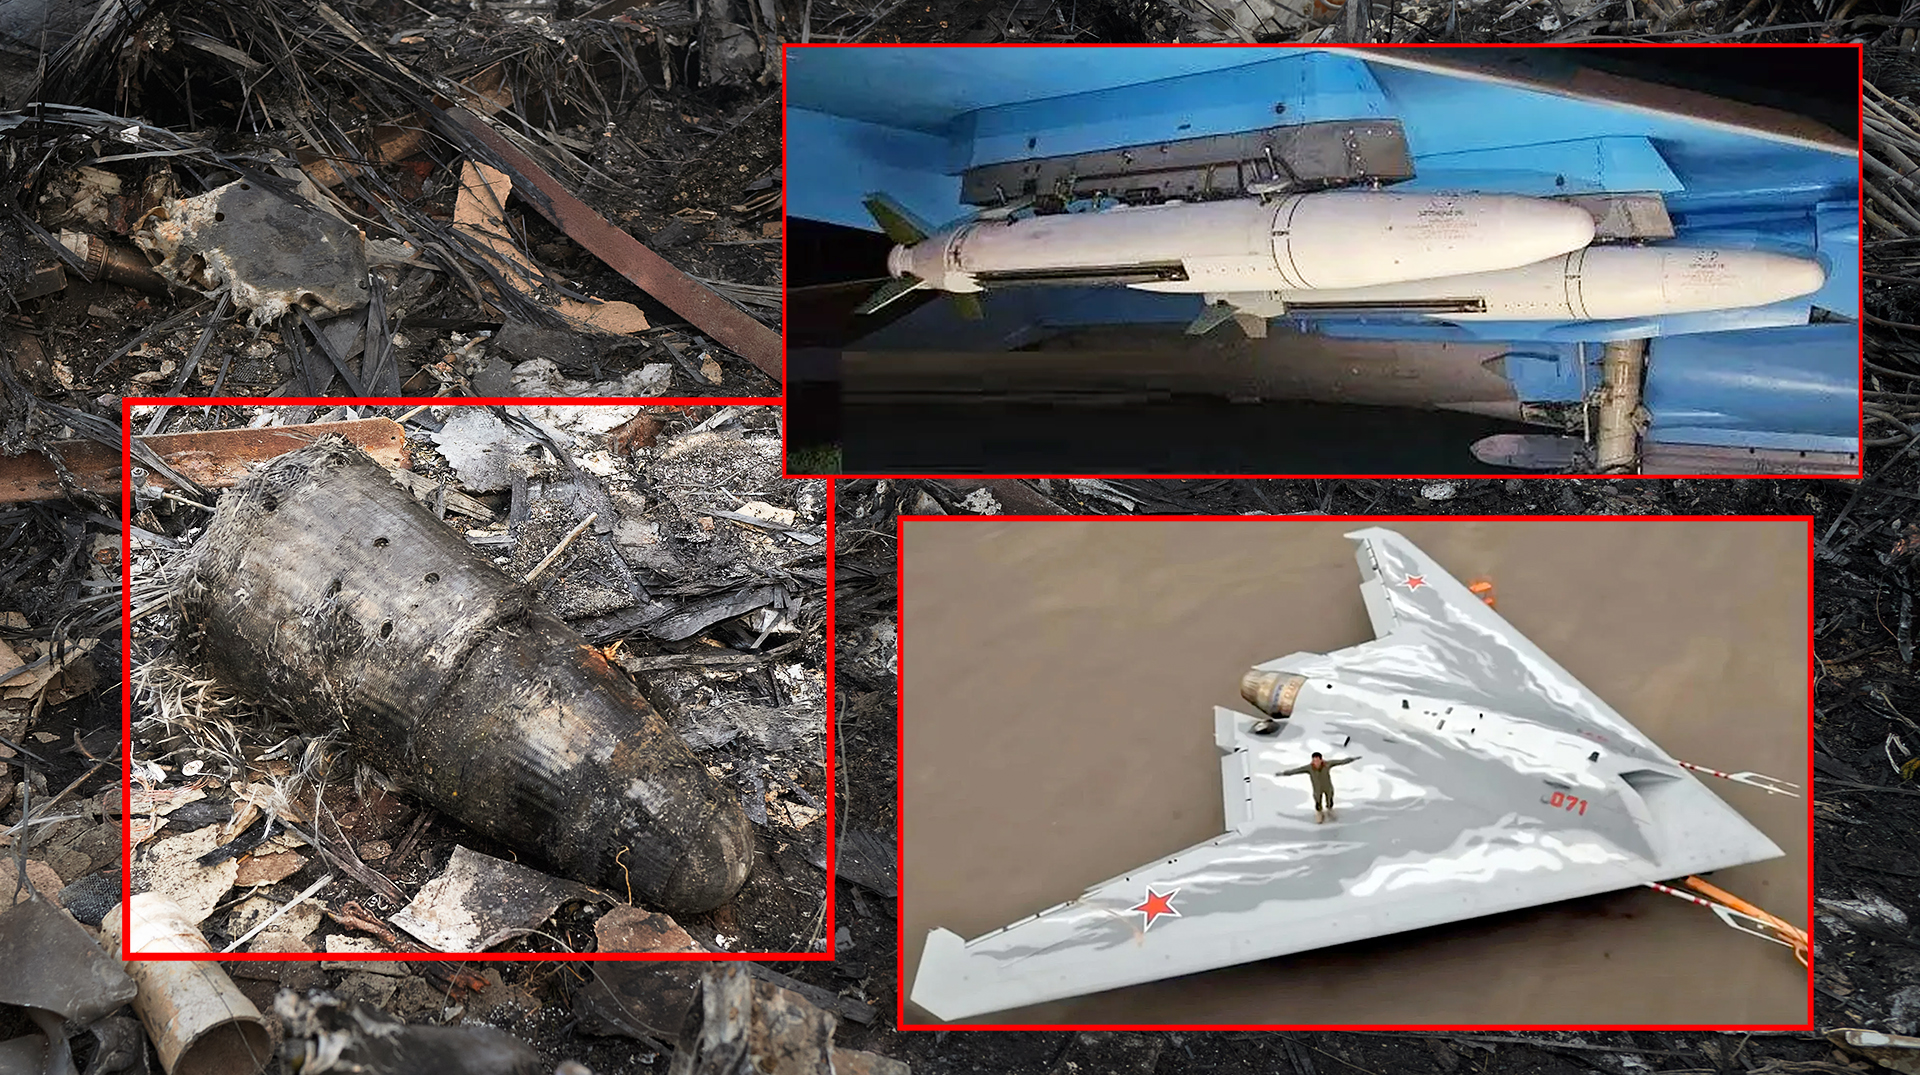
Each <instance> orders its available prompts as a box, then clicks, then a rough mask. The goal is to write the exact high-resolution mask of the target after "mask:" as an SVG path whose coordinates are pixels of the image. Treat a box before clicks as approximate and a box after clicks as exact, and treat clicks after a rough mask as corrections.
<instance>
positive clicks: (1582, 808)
mask: <svg viewBox="0 0 1920 1075" xmlns="http://www.w3.org/2000/svg"><path fill="white" fill-rule="evenodd" d="M1552 802H1553V805H1555V806H1557V807H1560V808H1561V809H1562V810H1572V811H1574V812H1575V813H1578V814H1582V815H1584V814H1586V812H1587V800H1585V799H1582V798H1580V797H1578V796H1575V795H1568V794H1567V793H1566V792H1564V791H1556V792H1554V793H1553V799H1552Z"/></svg>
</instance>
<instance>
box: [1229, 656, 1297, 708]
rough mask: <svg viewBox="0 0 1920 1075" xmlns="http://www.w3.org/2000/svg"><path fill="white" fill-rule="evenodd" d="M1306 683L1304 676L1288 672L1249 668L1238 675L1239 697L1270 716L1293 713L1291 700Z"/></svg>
mask: <svg viewBox="0 0 1920 1075" xmlns="http://www.w3.org/2000/svg"><path fill="white" fill-rule="evenodd" d="M1306 685H1307V678H1306V677H1305V676H1296V675H1294V674H1292V673H1290V672H1263V671H1261V670H1260V669H1258V668H1250V669H1248V670H1247V673H1246V674H1245V675H1243V676H1241V677H1240V697H1242V698H1245V699H1246V700H1247V701H1248V702H1249V703H1250V704H1252V706H1253V707H1254V708H1255V709H1258V710H1259V711H1260V712H1262V713H1265V714H1267V715H1268V716H1272V717H1290V716H1292V715H1293V700H1294V698H1296V697H1298V696H1299V694H1300V688H1302V687H1304V686H1306Z"/></svg>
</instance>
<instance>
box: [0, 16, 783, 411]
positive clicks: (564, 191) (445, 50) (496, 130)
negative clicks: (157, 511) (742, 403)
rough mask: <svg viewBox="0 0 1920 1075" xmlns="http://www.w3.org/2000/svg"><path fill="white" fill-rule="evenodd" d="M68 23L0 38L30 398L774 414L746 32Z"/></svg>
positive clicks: (531, 21) (772, 304)
mask: <svg viewBox="0 0 1920 1075" xmlns="http://www.w3.org/2000/svg"><path fill="white" fill-rule="evenodd" d="M84 6H87V5H84V4H79V3H75V2H73V0H47V3H45V4H34V5H20V6H16V8H12V9H9V10H8V11H7V12H6V13H4V14H3V15H0V41H9V42H10V41H20V42H27V41H32V42H36V43H37V42H41V41H43V40H44V42H45V46H46V49H47V56H46V57H45V62H44V71H41V70H40V68H41V67H42V58H41V57H40V56H39V55H37V54H33V55H23V56H20V57H15V56H14V55H13V52H12V49H11V48H9V49H7V50H4V51H0V75H4V76H5V77H4V78H0V92H3V93H4V99H0V109H5V108H16V109H18V110H17V111H12V112H8V111H0V251H3V252H4V253H0V297H4V298H5V299H6V300H7V305H8V306H9V307H11V308H13V309H15V310H16V311H17V312H18V314H19V315H20V316H19V317H18V318H17V319H16V320H15V322H14V323H13V324H10V325H8V326H6V327H5V328H4V329H0V333H4V338H0V349H4V350H7V351H9V352H19V351H21V350H23V349H25V348H27V347H29V346H31V347H32V349H33V351H34V353H35V354H36V355H37V356H38V360H37V361H36V362H34V363H31V364H29V365H28V367H27V368H24V369H22V371H21V372H22V373H23V374H24V375H25V376H26V377H27V379H28V385H29V386H30V387H31V388H32V389H33V390H34V391H37V392H42V393H62V392H81V393H85V394H86V396H88V397H94V396H98V395H100V394H101V393H102V392H103V391H104V392H106V393H107V394H109V395H113V396H118V395H124V394H143V393H151V392H157V391H166V392H170V393H172V394H176V395H178V394H196V395H197V394H210V395H211V394H229V395H269V394H275V393H279V394H287V393H294V394H298V395H303V396H312V395H323V394H336V393H339V394H350V395H362V396H364V395H378V396H395V395H401V394H407V395H423V396H432V395H458V394H471V395H512V394H522V393H523V392H533V391H538V392H543V393H544V392H549V391H550V390H551V389H552V387H553V386H552V385H550V383H549V381H548V380H547V379H545V378H543V377H542V376H540V375H538V374H537V371H520V372H519V374H518V375H517V376H515V375H512V374H509V375H508V376H505V377H501V376H498V375H497V373H495V372H494V368H495V367H496V366H497V365H501V364H504V365H505V366H506V367H508V369H510V370H518V368H519V367H522V366H525V365H527V364H529V363H530V362H533V361H535V360H537V359H544V360H546V361H549V362H552V363H554V366H555V369H556V370H557V373H559V374H563V375H564V376H565V377H566V378H567V379H568V380H570V381H571V382H572V383H573V384H575V385H578V387H572V388H562V389H560V392H561V393H564V394H575V395H580V394H586V395H612V394H627V395H632V394H643V393H644V394H664V393H673V394H677V395H725V396H765V395H777V394H779V391H780V374H781V356H780V353H779V347H778V343H779V332H778V320H777V318H778V313H779V307H778V298H777V291H776V285H777V282H778V281H777V276H778V271H779V243H780V239H779V233H778V224H777V223H775V220H776V218H777V215H778V197H777V188H778V186H779V180H778V170H777V168H778V161H777V151H778V141H777V130H778V126H777V125H778V115H777V113H776V110H775V109H773V108H771V107H769V105H770V104H771V103H772V102H773V101H774V100H775V99H776V98H777V95H778V91H779V88H778V85H777V82H776V79H777V77H778V73H779V64H778V63H777V62H776V60H775V57H776V56H777V52H776V51H775V50H776V49H777V44H778V42H779V41H780V40H782V37H783V33H784V29H783V27H782V26H781V25H779V24H780V23H781V22H782V21H783V20H782V19H775V18H772V16H774V15H778V14H779V13H778V12H776V11H773V10H772V8H771V6H770V5H762V4H759V3H757V2H756V3H752V4H744V5H739V6H740V7H741V8H742V9H746V10H745V13H746V14H751V15H752V16H753V17H752V18H751V19H748V20H747V21H746V22H744V23H739V22H735V21H733V20H732V19H729V18H727V17H725V16H723V15H720V14H719V13H718V12H717V11H716V10H715V9H716V8H724V7H725V5H716V4H708V5H705V7H706V9H707V10H706V11H704V12H703V17H702V18H700V19H697V20H695V19H692V18H687V19H685V20H681V19H680V18H678V17H677V16H676V15H675V14H674V12H673V11H672V10H669V9H670V8H671V5H667V6H665V7H660V6H656V7H655V8H644V7H637V8H632V9H629V8H627V7H625V6H623V5H616V4H606V5H601V6H600V7H598V8H595V9H593V10H591V11H586V12H580V13H578V14H579V17H577V18H562V17H560V13H559V12H558V11H555V10H551V9H548V10H544V11H542V10H538V8H539V7H540V6H541V5H534V6H533V7H532V8H528V7H526V6H524V5H516V8H517V9H518V10H515V11H513V12H511V13H500V12H494V11H490V10H486V9H484V8H481V9H469V8H466V7H464V6H463V7H460V8H458V9H449V11H448V12H447V13H445V14H431V13H428V14H427V17H425V18H424V19H420V18H419V16H418V15H413V14H409V15H408V16H407V18H408V24H407V25H405V26H403V27H401V28H400V29H399V30H398V32H393V31H392V30H390V29H383V28H381V26H380V22H381V20H383V19H385V18H389V17H391V14H392V13H391V12H389V11H387V10H386V9H384V8H379V7H378V5H370V6H367V7H364V8H363V7H360V6H357V5H355V4H352V3H347V4H342V5H340V6H339V7H338V8H336V7H333V6H330V5H328V4H325V3H320V4H313V5H295V6H293V7H287V6H285V5H254V4H242V3H237V2H227V0H220V2H216V3H214V4H211V5H204V4H203V5H174V4H153V5H112V6H110V7H108V8H104V9H102V10H101V12H100V17H99V18H97V19H94V20H93V21H92V22H91V23H90V24H87V25H86V26H85V28H84V30H83V29H81V28H80V27H79V26H71V27H69V26H65V25H63V20H62V19H60V18H56V17H53V16H54V14H55V13H57V12H69V13H71V11H72V10H77V9H78V8H81V7H84ZM568 6H571V5H568ZM763 6H767V7H768V11H766V12H762V11H761V10H760V8H761V7H763ZM27 8H33V9H34V10H38V9H40V8H46V9H47V11H48V13H49V21H48V23H47V24H45V25H42V24H41V23H40V22H39V21H38V20H37V19H36V18H34V17H31V16H32V12H29V11H27V10H26V9H27ZM56 9H57V11H56ZM420 10H421V12H422V13H426V12H427V9H425V8H422V9H420ZM743 17H744V16H743ZM15 19H24V20H25V22H23V23H22V24H21V25H20V26H19V27H18V29H20V30H21V33H19V34H17V35H16V34H13V33H12V32H11V31H10V30H7V29H6V26H9V25H11V22H12V20H15ZM415 20H419V21H418V23H417V24H416V23H415ZM79 21H81V22H84V21H85V20H79ZM29 24H31V25H29ZM43 31H44V33H45V35H46V36H45V37H44V38H43ZM63 43H64V45H63ZM767 194H773V197H771V198H769V197H767V196H766V195H767ZM529 332H533V333H540V332H545V333H552V334H555V335H557V336H561V337H564V338H565V340H566V343H567V346H565V347H563V348H559V349H557V350H558V353H555V354H542V355H528V354H526V352H525V349H524V344H523V345H521V346H520V347H518V348H516V346H515V345H514V344H513V343H511V342H509V340H510V338H511V337H514V336H516V335H519V336H522V337H524V335H525V334H526V333H529ZM26 341H32V342H31V344H29V343H27V342H26ZM648 366H652V367H657V369H656V372H655V374H654V375H653V376H652V377H650V378H648V379H645V380H636V379H634V378H633V377H632V376H631V375H632V374H634V373H637V372H638V371H639V370H640V369H641V368H642V367H648Z"/></svg>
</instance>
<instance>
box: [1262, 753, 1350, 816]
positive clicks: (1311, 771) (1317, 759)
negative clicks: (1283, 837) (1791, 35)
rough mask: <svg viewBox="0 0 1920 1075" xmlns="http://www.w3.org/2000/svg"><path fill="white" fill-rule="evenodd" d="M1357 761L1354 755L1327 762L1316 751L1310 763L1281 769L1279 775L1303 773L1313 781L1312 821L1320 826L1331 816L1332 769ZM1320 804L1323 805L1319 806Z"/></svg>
mask: <svg viewBox="0 0 1920 1075" xmlns="http://www.w3.org/2000/svg"><path fill="white" fill-rule="evenodd" d="M1359 760H1360V756H1359V755H1357V754H1356V755H1354V756H1353V757H1351V758H1335V759H1334V760H1333V761H1327V760H1326V759H1325V758H1322V757H1321V756H1320V752H1319V751H1317V750H1316V751H1314V752H1313V760H1312V761H1309V762H1308V763H1307V764H1305V765H1302V766H1299V767H1298V768H1294V769H1283V770H1281V772H1280V774H1279V775H1281V776H1299V775H1300V774H1301V773H1305V774H1307V778H1308V779H1309V780H1311V781H1313V820H1314V823H1315V824H1320V823H1322V822H1324V821H1326V820H1327V819H1328V818H1330V817H1332V816H1333V767H1334V766H1336V765H1345V764H1347V763H1348V762H1352V761H1359ZM1322 803H1325V805H1324V806H1323V805H1321V804H1322Z"/></svg>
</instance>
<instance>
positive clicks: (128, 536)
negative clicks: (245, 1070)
mask: <svg viewBox="0 0 1920 1075" xmlns="http://www.w3.org/2000/svg"><path fill="white" fill-rule="evenodd" d="M488 404H493V405H500V406H515V407H517V406H523V405H528V404H531V405H535V406H554V407H596V406H612V407H656V406H659V407H666V406H680V407H686V406H700V407H711V406H751V407H762V406H775V407H778V406H779V404H780V401H779V400H773V399H766V398H761V397H748V398H735V397H706V396H696V397H678V396H674V397H660V398H654V397H651V396H648V397H631V398H616V399H604V398H600V397H591V396H589V397H571V396H562V397H558V398H555V397H547V396H536V397H508V398H492V397H473V396H439V397H425V398H413V397H407V398H392V397H376V398H370V399H355V398H338V397H318V398H314V397H299V398H292V399H278V398H267V397H257V396H220V397H210V398H209V397H181V396H126V397H124V398H122V399H121V401H120V426H121V430H122V433H121V436H120V473H121V475H122V476H123V480H122V481H121V482H120V513H121V527H120V655H121V656H120V662H121V676H120V705H121V711H120V722H121V730H120V735H121V773H120V810H121V814H120V816H121V821H122V823H121V826H120V938H121V940H120V952H119V955H120V958H121V959H123V960H149V959H152V960H234V961H256V962H276V963H278V962H291V961H309V962H310V961H315V960H320V961H325V962H328V963H334V962H355V961H360V962H381V963H393V962H403V961H413V960H421V961H426V960H437V961H447V960H458V961H462V962H465V961H493V962H503V961H511V962H519V961H528V962H533V961H559V960H566V961H573V960H596V961H603V960H642V961H674V960H678V961H692V960H699V961H707V960H736V959H780V960H793V961H795V962H832V961H833V959H834V944H835V925H834V912H835V907H834V903H835V898H836V896H837V891H836V887H835V884H834V880H835V871H834V869H833V864H834V863H835V862H836V861H837V860H836V859H835V857H834V846H833V845H834V832H835V829H834V823H835V820H836V815H837V812H838V803H837V801H836V798H837V797H836V794H835V789H836V788H837V787H838V784H837V782H836V773H835V772H834V767H835V762H836V759H837V757H838V754H837V752H836V751H835V749H834V734H835V731H836V729H835V727H834V720H833V714H834V645H833V641H834V607H835V600H834V587H833V579H834V540H835V533H834V531H835V519H834V512H835V509H836V497H835V495H834V494H835V489H834V485H833V483H832V482H828V483H827V498H826V508H825V510H826V552H827V587H826V589H827V596H826V601H827V618H826V628H825V629H826V646H827V664H826V673H825V674H826V698H825V700H824V703H823V704H824V705H825V707H826V718H825V723H826V741H825V749H826V761H825V768H826V785H827V796H826V802H827V810H826V815H825V824H826V830H825V831H826V856H827V863H828V867H827V870H826V879H825V880H826V920H825V924H824V932H823V934H822V936H823V937H824V938H825V940H826V950H825V951H824V952H579V953H574V952H472V953H462V952H387V953H382V952H369V953H353V952H205V953H201V952H150V953H134V952H130V951H128V950H127V944H128V937H129V936H130V935H131V933H132V929H133V924H132V916H133V912H132V909H131V908H130V907H129V906H128V901H129V900H130V899H131V898H132V887H133V846H132V844H133V827H132V826H131V825H128V824H126V823H125V822H126V819H127V818H128V817H131V816H132V813H133V681H132V667H133V622H132V616H133V582H132V565H133V531H132V529H131V523H132V520H133V485H132V483H131V482H128V481H126V480H124V476H125V475H127V474H130V473H132V471H133V454H132V453H133V411H134V408H136V407H159V406H169V405H172V406H192V407H203V406H227V407H231V406H249V407H263V406H264V407H273V406H316V407H340V406H352V407H406V408H413V407H420V406H430V407H458V406H483V405H488ZM781 428H782V430H783V431H784V429H785V415H784V413H783V414H782V415H781ZM782 469H783V470H784V467H783V468H782ZM782 477H789V476H787V475H784V474H783V475H782ZM806 477H807V476H806V475H802V476H800V478H796V479H792V480H804V479H805V478H806ZM762 868H766V867H764V866H763V867H762Z"/></svg>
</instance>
